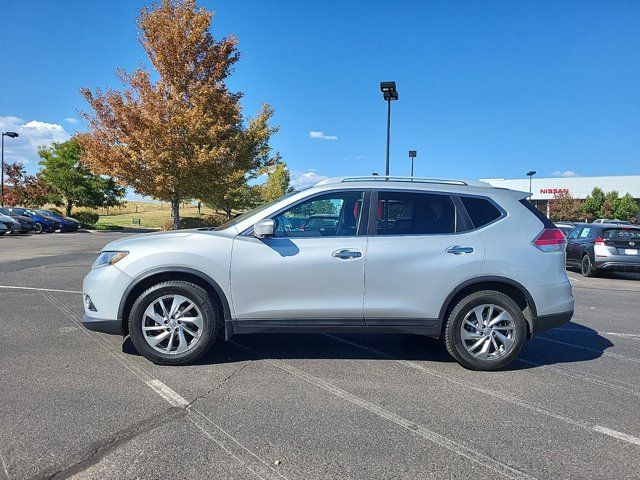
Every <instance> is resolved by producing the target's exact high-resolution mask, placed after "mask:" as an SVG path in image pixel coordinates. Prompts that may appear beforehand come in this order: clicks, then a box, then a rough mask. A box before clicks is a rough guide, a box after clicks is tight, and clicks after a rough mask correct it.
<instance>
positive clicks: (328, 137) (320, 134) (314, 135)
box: [309, 131, 338, 140]
mask: <svg viewBox="0 0 640 480" xmlns="http://www.w3.org/2000/svg"><path fill="white" fill-rule="evenodd" d="M309 138H318V139H320V140H338V137H336V136H335V135H325V134H324V132H314V131H312V132H309Z"/></svg>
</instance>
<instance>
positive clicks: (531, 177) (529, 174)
mask: <svg viewBox="0 0 640 480" xmlns="http://www.w3.org/2000/svg"><path fill="white" fill-rule="evenodd" d="M535 174H536V171H535V170H530V171H528V172H527V177H529V193H533V191H532V190H531V183H532V182H533V176H534V175H535Z"/></svg>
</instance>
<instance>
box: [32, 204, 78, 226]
mask: <svg viewBox="0 0 640 480" xmlns="http://www.w3.org/2000/svg"><path fill="white" fill-rule="evenodd" d="M35 212H36V213H37V214H39V215H42V216H43V217H45V218H47V219H49V220H51V221H53V222H56V223H57V224H58V225H59V228H57V229H56V230H59V231H61V232H75V231H76V230H78V228H80V222H78V221H77V220H74V219H71V218H69V217H63V216H62V215H58V214H57V213H55V212H52V211H51V210H42V209H40V210H35Z"/></svg>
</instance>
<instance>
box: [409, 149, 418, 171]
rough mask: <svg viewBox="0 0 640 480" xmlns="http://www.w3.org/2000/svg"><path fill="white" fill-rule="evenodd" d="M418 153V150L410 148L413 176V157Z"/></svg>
mask: <svg viewBox="0 0 640 480" xmlns="http://www.w3.org/2000/svg"><path fill="white" fill-rule="evenodd" d="M417 155H418V152H417V150H409V158H410V159H411V176H412V177H413V159H414V158H416V156H417Z"/></svg>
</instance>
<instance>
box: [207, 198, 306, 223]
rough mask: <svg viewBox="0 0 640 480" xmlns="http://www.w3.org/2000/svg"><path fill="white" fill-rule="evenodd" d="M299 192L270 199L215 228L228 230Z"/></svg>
mask: <svg viewBox="0 0 640 480" xmlns="http://www.w3.org/2000/svg"><path fill="white" fill-rule="evenodd" d="M299 192H300V191H299V190H297V191H295V192H291V193H287V194H286V195H283V196H281V197H278V198H276V199H275V200H272V201H270V202H269V203H265V204H263V205H260V206H259V207H256V208H254V209H253V210H249V211H248V212H244V213H243V214H242V215H238V216H237V217H234V218H232V219H231V220H229V221H228V222H226V223H223V224H222V225H220V226H218V227H216V228H214V230H226V229H227V228H229V227H233V226H234V225H237V224H238V223H240V222H242V221H244V220H246V219H247V218H249V217H251V216H252V215H255V214H257V213H260V212H261V211H263V210H266V209H267V208H269V207H271V206H273V205H275V204H276V203H278V202H280V201H282V200H284V199H285V198H289V197H290V196H292V195H294V194H296V193H299Z"/></svg>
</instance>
